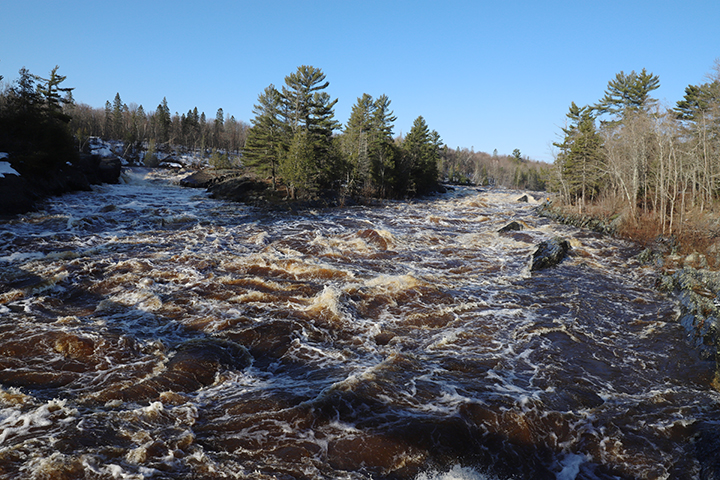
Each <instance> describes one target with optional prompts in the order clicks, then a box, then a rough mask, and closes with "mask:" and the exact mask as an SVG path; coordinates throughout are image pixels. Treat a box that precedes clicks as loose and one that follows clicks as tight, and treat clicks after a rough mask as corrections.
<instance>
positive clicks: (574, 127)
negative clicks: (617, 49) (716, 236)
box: [552, 61, 720, 235]
mask: <svg viewBox="0 0 720 480" xmlns="http://www.w3.org/2000/svg"><path fill="white" fill-rule="evenodd" d="M659 86H660V80H659V78H658V76H657V75H653V74H652V73H648V72H647V71H646V70H645V69H643V70H642V71H641V72H639V73H637V72H635V71H632V72H630V73H629V74H625V73H624V72H620V73H618V74H617V75H616V76H615V78H614V79H612V80H611V81H610V82H609V83H608V86H607V89H606V91H605V94H604V96H603V97H602V98H601V99H600V100H599V101H598V102H597V103H596V104H594V105H585V106H577V105H576V104H575V103H572V104H571V106H570V110H569V112H568V114H567V118H568V121H567V125H566V127H565V128H563V138H562V141H561V142H558V143H556V144H555V145H556V146H557V147H558V149H559V151H558V154H557V157H556V160H555V162H554V171H553V175H552V186H553V188H554V189H555V190H557V191H558V192H560V193H561V194H562V196H563V198H564V199H565V201H566V202H567V203H568V204H571V205H574V206H576V207H577V209H578V211H579V212H581V213H582V212H583V211H585V209H586V208H587V206H588V205H590V204H595V205H597V204H598V203H603V202H604V203H607V204H608V205H612V208H614V209H616V210H621V211H622V212H623V213H624V214H625V217H626V221H627V222H629V223H631V224H632V223H637V222H638V220H639V219H646V220H648V221H650V222H654V223H655V224H656V225H657V226H658V230H659V232H658V233H660V234H663V235H673V234H675V233H676V232H679V231H681V230H682V228H683V225H685V223H686V220H688V214H689V212H691V211H695V212H697V213H699V214H702V213H703V212H706V211H708V210H709V209H714V208H716V207H717V203H718V198H719V197H720V62H719V61H716V64H715V72H714V74H711V75H709V76H708V81H707V82H706V83H703V84H700V85H689V86H688V87H687V88H686V89H685V96H684V98H683V99H682V100H679V101H678V102H677V103H676V105H675V106H674V108H663V107H661V106H660V105H659V104H658V101H657V100H656V99H655V98H653V97H652V96H651V93H652V92H653V91H654V90H655V89H657V88H658V87H659Z"/></svg>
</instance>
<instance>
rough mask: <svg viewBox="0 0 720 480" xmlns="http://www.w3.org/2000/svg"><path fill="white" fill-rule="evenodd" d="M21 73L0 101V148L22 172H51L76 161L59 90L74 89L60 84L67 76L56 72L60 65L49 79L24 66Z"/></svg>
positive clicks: (74, 149)
mask: <svg viewBox="0 0 720 480" xmlns="http://www.w3.org/2000/svg"><path fill="white" fill-rule="evenodd" d="M19 73H20V78H19V79H18V80H17V81H16V82H15V84H14V85H13V86H12V87H11V88H10V89H9V91H8V94H7V98H6V99H5V101H4V102H0V151H5V152H8V153H10V154H11V159H12V160H11V161H12V162H13V167H14V168H15V169H16V170H18V171H19V172H20V173H34V174H38V175H49V174H52V173H54V172H55V171H57V170H58V169H62V168H64V166H65V164H66V163H68V162H74V161H76V160H77V149H76V148H75V140H74V139H73V137H72V134H71V132H70V127H69V122H70V117H69V116H68V115H66V114H65V113H64V112H63V110H62V104H63V101H64V99H63V98H61V97H60V95H59V93H58V92H69V91H71V90H72V89H70V88H64V87H60V84H61V83H62V82H63V81H64V80H65V77H63V76H60V75H58V74H57V67H55V69H53V71H52V72H51V74H50V78H48V79H43V78H41V77H38V76H36V75H32V74H31V73H30V72H29V71H28V70H27V69H25V68H22V69H21V70H20V72H19ZM38 81H39V83H38Z"/></svg>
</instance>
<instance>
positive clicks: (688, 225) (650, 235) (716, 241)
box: [564, 197, 720, 268]
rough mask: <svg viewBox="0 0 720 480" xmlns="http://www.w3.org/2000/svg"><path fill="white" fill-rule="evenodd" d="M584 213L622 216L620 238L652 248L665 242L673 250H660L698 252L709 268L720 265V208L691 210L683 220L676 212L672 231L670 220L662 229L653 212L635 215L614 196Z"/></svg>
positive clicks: (574, 210)
mask: <svg viewBox="0 0 720 480" xmlns="http://www.w3.org/2000/svg"><path fill="white" fill-rule="evenodd" d="M564 209H565V210H566V211H567V212H568V213H572V214H577V213H578V209H577V207H575V206H570V205H567V206H565V207H564ZM583 215H586V216H590V217H593V218H597V219H602V220H606V221H608V220H610V219H613V218H616V217H617V216H621V217H622V222H621V223H620V225H619V226H618V229H617V235H618V236H619V237H622V238H626V239H629V240H632V241H634V242H637V243H638V244H640V245H642V246H645V247H650V248H657V247H658V246H659V244H660V243H662V244H663V245H664V246H665V248H668V249H669V250H670V251H667V252H659V253H664V254H669V253H672V254H677V255H690V254H691V253H699V254H702V255H705V256H706V257H707V260H708V263H709V266H710V267H713V268H720V209H717V208H713V209H705V210H704V211H700V210H699V209H697V208H694V209H690V210H688V211H686V212H685V214H684V215H683V219H682V222H681V221H680V218H679V215H676V217H675V219H674V222H673V230H672V232H670V230H669V226H668V224H667V222H666V225H665V228H664V229H663V224H662V221H661V219H660V218H659V216H658V215H656V214H655V213H654V212H644V211H642V210H639V211H637V212H636V214H635V216H634V217H633V216H632V215H631V213H630V211H629V209H628V208H627V204H625V203H624V202H620V201H618V200H617V199H613V198H611V197H608V198H602V199H598V200H597V201H596V202H594V203H592V204H589V205H587V206H586V207H585V209H584V211H583ZM661 239H665V240H664V241H661ZM668 246H669V247H668Z"/></svg>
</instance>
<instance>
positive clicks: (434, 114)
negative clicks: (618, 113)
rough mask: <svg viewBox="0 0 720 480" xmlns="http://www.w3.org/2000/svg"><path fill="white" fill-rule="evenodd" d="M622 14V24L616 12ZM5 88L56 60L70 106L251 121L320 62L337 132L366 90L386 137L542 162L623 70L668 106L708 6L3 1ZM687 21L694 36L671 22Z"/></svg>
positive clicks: (703, 50) (692, 81)
mask: <svg viewBox="0 0 720 480" xmlns="http://www.w3.org/2000/svg"><path fill="white" fill-rule="evenodd" d="M620 11H622V15H620V14H618V12H620ZM3 13H4V17H5V18H6V19H7V21H6V24H7V25H5V26H4V28H3V29H2V30H0V43H1V44H4V45H12V46H13V47H12V49H9V50H8V51H6V52H2V53H0V75H2V76H4V77H5V78H4V81H5V82H12V81H14V80H15V79H16V78H17V75H18V73H17V72H18V70H19V69H20V68H22V67H26V68H27V69H28V70H30V71H31V72H32V73H33V74H35V75H40V76H45V75H47V74H48V73H49V72H50V70H52V68H53V67H55V65H58V66H59V67H60V69H59V73H60V74H62V75H65V76H67V81H66V84H67V86H69V87H74V88H75V91H74V92H73V94H74V98H75V100H76V101H77V102H78V103H84V104H87V105H89V106H91V107H93V108H103V107H104V105H105V102H106V101H110V102H112V101H113V98H114V96H115V94H116V93H119V94H120V97H121V99H122V100H123V102H124V103H126V104H128V105H129V104H131V103H135V104H137V105H142V106H143V108H144V109H145V110H146V112H150V111H154V110H155V108H156V107H157V105H158V104H159V103H160V102H161V101H162V99H163V97H165V98H167V102H168V105H169V107H170V110H171V113H172V114H175V113H176V112H177V113H178V115H182V114H183V113H187V111H188V110H191V109H193V108H194V107H197V108H198V110H199V111H202V112H205V114H206V116H207V117H208V118H214V116H215V113H216V112H217V109H218V108H222V109H223V111H224V113H225V114H226V115H227V116H228V117H229V116H230V115H233V116H234V117H235V119H236V120H238V121H243V122H247V123H250V120H251V119H252V116H253V115H252V108H253V105H254V104H255V103H256V101H257V97H258V95H259V94H260V93H262V91H263V90H264V89H265V87H267V86H268V85H270V84H274V85H276V86H278V87H279V86H281V85H282V83H283V81H284V78H285V76H286V75H289V74H290V73H292V72H294V71H295V69H296V68H297V67H298V66H300V65H303V64H304V65H312V66H314V67H317V68H320V69H322V70H323V72H324V73H325V74H326V76H327V80H328V81H329V82H330V86H329V87H328V89H327V92H328V93H329V94H330V95H331V97H332V98H337V99H338V104H337V105H336V107H335V118H336V119H337V120H338V121H339V122H340V123H342V124H343V125H345V124H346V122H347V120H348V118H349V116H350V111H351V109H352V106H353V105H354V104H355V102H356V101H357V98H358V97H360V96H362V94H363V93H368V94H370V95H372V96H373V97H378V96H380V95H382V94H385V95H387V96H388V97H389V99H390V100H391V102H392V103H391V109H392V110H393V111H394V113H395V116H396V117H397V121H396V122H395V128H394V132H393V133H394V134H395V135H404V134H407V132H408V131H409V130H410V127H411V125H412V122H413V121H414V119H415V118H417V117H418V116H423V117H424V118H425V119H426V121H427V123H428V126H429V127H430V128H431V129H433V130H436V131H437V132H438V133H439V134H440V137H441V139H442V140H443V142H444V143H445V144H446V145H447V146H448V147H450V148H454V149H455V148H467V149H472V150H474V151H477V152H493V150H497V151H498V153H499V154H501V155H511V153H512V152H513V150H515V149H519V150H520V152H521V154H522V156H523V157H527V158H530V159H531V160H538V161H544V162H552V161H553V151H554V148H553V147H552V143H553V142H556V141H557V140H558V138H559V135H560V134H561V127H562V126H563V125H564V121H565V114H566V113H567V111H568V108H569V106H570V104H571V102H575V103H576V104H578V105H588V104H590V105H591V104H594V103H595V102H597V101H598V100H599V99H600V98H601V97H602V96H603V94H604V90H605V89H606V87H607V83H608V82H609V81H610V80H611V79H612V78H614V76H615V75H616V74H617V73H619V72H620V71H624V72H627V73H629V72H630V71H632V70H635V71H640V70H642V69H643V68H646V69H647V71H648V72H651V73H653V74H655V75H657V76H658V77H659V78H660V88H659V89H658V90H657V91H655V92H654V94H655V95H654V97H655V98H657V99H658V100H659V102H660V104H661V105H664V106H665V107H668V108H672V107H673V106H674V105H675V104H676V102H677V101H679V100H681V99H682V98H683V95H684V90H685V88H686V87H687V86H688V85H698V84H701V83H704V82H705V81H706V80H705V76H706V75H707V74H708V73H709V72H711V70H712V67H713V63H714V61H715V59H716V58H718V57H720V51H719V50H718V49H717V40H716V38H715V37H716V33H715V32H716V25H715V23H716V21H717V19H718V18H720V4H718V3H716V2H712V1H705V0H695V1H688V2H683V3H682V4H676V3H675V2H655V3H653V4H652V5H646V4H642V3H640V4H632V3H631V4H628V3H627V2H620V1H609V2H604V3H603V4H602V5H600V4H585V3H582V4H577V3H571V2H559V4H554V5H552V6H545V5H540V4H537V3H535V2H523V1H514V2H503V3H502V4H495V3H493V4H489V3H486V2H470V1H454V2H448V3H445V4H442V5H440V4H436V3H434V2H430V1H421V2H407V1H398V2H391V3H389V4H388V3H384V2H378V1H368V2H362V3H361V2H352V1H351V2H340V3H338V2H327V1H321V2H319V3H317V2H316V3H314V4H312V5H304V4H297V3H295V2H289V1H286V0H269V1H268V2H264V3H263V4H262V5H259V4H257V5H256V4H247V5H246V4H243V3H238V2H230V1H217V2H211V3H210V4H209V5H194V4H191V5H181V6H178V5H176V4H175V3H171V2H168V1H156V2H139V1H137V0H128V1H125V2H122V3H119V2H99V3H98V2H90V1H86V0H83V1H78V0H70V1H69V2H63V3H57V2H51V1H48V0H27V1H25V2H11V3H9V4H7V5H3ZM687 19H692V22H693V31H692V34H691V35H690V34H688V33H687V32H686V30H684V29H680V28H678V25H679V24H683V22H686V20H687Z"/></svg>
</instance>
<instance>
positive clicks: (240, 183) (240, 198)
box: [208, 177, 267, 203]
mask: <svg viewBox="0 0 720 480" xmlns="http://www.w3.org/2000/svg"><path fill="white" fill-rule="evenodd" d="M265 190H267V185H266V184H265V183H264V182H261V181H258V180H255V179H252V178H250V177H233V178H228V179H224V180H222V181H220V182H219V183H214V184H212V185H210V186H209V187H208V191H209V192H210V197H212V198H219V199H223V200H230V201H233V202H243V203H248V202H251V201H252V200H254V199H255V197H256V196H257V195H258V194H259V193H262V192H264V191H265Z"/></svg>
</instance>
